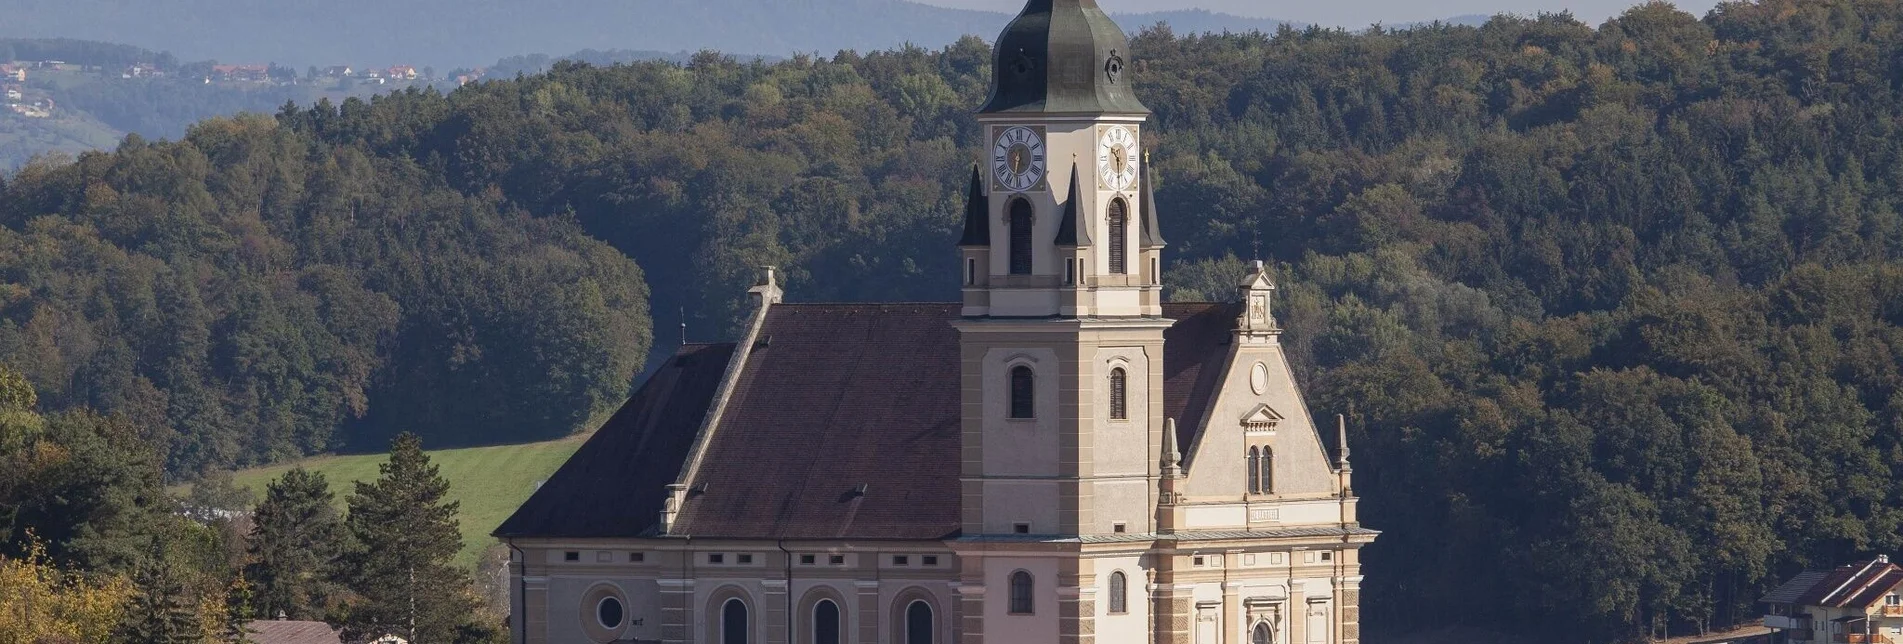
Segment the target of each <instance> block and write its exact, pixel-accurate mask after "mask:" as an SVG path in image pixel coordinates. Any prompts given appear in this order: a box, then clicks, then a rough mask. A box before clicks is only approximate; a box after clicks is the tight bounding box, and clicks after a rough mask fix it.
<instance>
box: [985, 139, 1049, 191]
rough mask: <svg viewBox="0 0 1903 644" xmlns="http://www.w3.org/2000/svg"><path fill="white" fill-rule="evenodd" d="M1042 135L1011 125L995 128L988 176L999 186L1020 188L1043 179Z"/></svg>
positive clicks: (1029, 186)
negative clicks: (995, 135)
mask: <svg viewBox="0 0 1903 644" xmlns="http://www.w3.org/2000/svg"><path fill="white" fill-rule="evenodd" d="M1046 152H1047V150H1045V149H1044V137H1043V136H1042V135H1041V133H1039V132H1038V131H1037V130H1034V129H1031V128H1028V127H1025V126H1022V125H1014V126H1011V127H1007V128H1004V129H1003V130H1000V131H999V132H998V139H997V140H996V141H994V142H993V143H992V146H991V179H992V181H993V182H995V183H996V184H997V185H998V187H1001V188H1004V189H1005V190H1009V191H1012V192H1023V191H1026V190H1031V189H1033V188H1037V187H1038V186H1040V185H1043V183H1044V175H1045V170H1044V155H1045V153H1046Z"/></svg>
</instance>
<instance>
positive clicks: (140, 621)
mask: <svg viewBox="0 0 1903 644" xmlns="http://www.w3.org/2000/svg"><path fill="white" fill-rule="evenodd" d="M132 583H133V587H134V589H135V590H134V593H133V596H132V604H131V606H128V607H127V609H126V613H125V621H124V622H123V623H122V624H121V626H120V631H119V637H118V639H119V641H122V642H128V643H135V644H187V643H191V644H197V643H198V642H200V641H201V640H202V639H203V637H204V633H205V630H204V624H203V622H201V621H200V620H199V617H198V603H197V593H196V592H193V590H192V588H191V586H190V585H189V584H187V583H186V581H185V579H184V578H183V576H181V575H180V574H179V571H178V570H177V569H176V568H175V567H174V566H173V564H172V563H171V562H170V561H167V560H166V558H165V554H164V552H163V550H162V549H161V548H160V547H159V545H158V542H157V540H156V539H155V540H154V542H153V554H152V556H151V557H149V558H147V559H146V560H144V561H142V562H140V564H139V567H138V573H137V574H136V575H135V576H134V577H133V580H132Z"/></svg>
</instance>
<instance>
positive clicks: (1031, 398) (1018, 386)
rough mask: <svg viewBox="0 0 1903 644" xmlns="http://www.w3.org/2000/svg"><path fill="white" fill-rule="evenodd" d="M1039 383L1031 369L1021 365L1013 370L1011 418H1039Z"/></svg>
mask: <svg viewBox="0 0 1903 644" xmlns="http://www.w3.org/2000/svg"><path fill="white" fill-rule="evenodd" d="M1036 394H1037V382H1036V380H1035V376H1033V375H1032V373H1031V368H1030V367H1026V366H1023V365H1019V366H1016V367H1012V368H1011V417H1012V418H1035V417H1037V414H1036V409H1037V401H1036V400H1035V399H1036V397H1037V396H1036Z"/></svg>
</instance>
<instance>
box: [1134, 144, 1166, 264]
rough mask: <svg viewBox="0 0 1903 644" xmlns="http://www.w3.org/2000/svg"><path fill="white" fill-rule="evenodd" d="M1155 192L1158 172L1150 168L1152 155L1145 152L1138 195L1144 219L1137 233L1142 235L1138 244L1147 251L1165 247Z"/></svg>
mask: <svg viewBox="0 0 1903 644" xmlns="http://www.w3.org/2000/svg"><path fill="white" fill-rule="evenodd" d="M1155 191H1156V170H1154V169H1152V168H1151V166H1150V153H1148V152H1144V153H1143V186H1142V194H1140V195H1138V197H1139V201H1140V202H1141V204H1142V208H1143V219H1142V224H1141V225H1140V226H1139V228H1140V229H1139V230H1138V231H1137V233H1138V234H1139V235H1141V237H1140V238H1139V239H1138V240H1137V243H1138V244H1139V245H1141V246H1142V247H1143V248H1146V249H1147V248H1162V247H1163V246H1164V245H1165V244H1164V243H1163V230H1162V228H1161V227H1159V226H1158V225H1157V219H1156V192H1155Z"/></svg>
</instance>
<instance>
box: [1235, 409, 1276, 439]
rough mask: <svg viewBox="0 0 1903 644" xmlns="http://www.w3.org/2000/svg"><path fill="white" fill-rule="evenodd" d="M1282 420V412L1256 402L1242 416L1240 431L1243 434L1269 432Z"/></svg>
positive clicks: (1272, 431)
mask: <svg viewBox="0 0 1903 644" xmlns="http://www.w3.org/2000/svg"><path fill="white" fill-rule="evenodd" d="M1282 420H1283V417H1282V414H1281V413H1279V412H1277V411H1275V408H1274V407H1270V406H1268V405H1265V404H1257V405H1256V406H1255V408H1254V409H1251V410H1249V413H1248V414H1246V415H1244V416H1243V417H1242V431H1243V433H1245V434H1271V433H1274V432H1275V426H1276V425H1277V424H1279V423H1281V422H1282Z"/></svg>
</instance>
